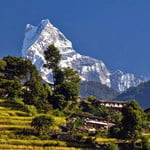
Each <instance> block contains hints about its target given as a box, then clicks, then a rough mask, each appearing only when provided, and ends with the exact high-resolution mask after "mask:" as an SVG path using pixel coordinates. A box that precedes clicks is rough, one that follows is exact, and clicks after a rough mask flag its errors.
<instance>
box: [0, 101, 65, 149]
mask: <svg viewBox="0 0 150 150" xmlns="http://www.w3.org/2000/svg"><path fill="white" fill-rule="evenodd" d="M4 102H5V101H4V100H2V99H0V149H12V150H16V149H28V150H30V149H52V147H51V148H50V147H49V146H55V145H56V146H57V145H58V146H63V147H65V146H66V143H65V142H63V141H56V140H40V139H38V138H37V137H36V136H34V135H31V134H28V132H31V131H32V128H31V127H30V123H31V120H32V117H29V116H28V115H27V114H26V113H25V112H22V111H19V110H13V109H12V108H11V107H6V106H5V107H4V106H3V103H4ZM62 119H63V118H62ZM62 119H60V118H56V120H58V122H59V120H60V121H62ZM22 131H24V132H22ZM23 133H24V134H23ZM43 147H45V148H43ZM46 147H47V148H46ZM53 149H56V147H55V148H53Z"/></svg>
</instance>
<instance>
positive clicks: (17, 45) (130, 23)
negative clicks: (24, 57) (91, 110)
mask: <svg viewBox="0 0 150 150" xmlns="http://www.w3.org/2000/svg"><path fill="white" fill-rule="evenodd" d="M42 19H49V20H50V21H51V23H52V24H53V25H54V26H56V27H57V28H59V29H60V30H61V31H62V32H63V33H64V35H65V36H66V37H67V38H68V39H69V40H71V41H72V43H73V47H74V49H75V50H76V51H77V52H79V53H81V54H83V55H88V56H91V57H94V58H96V59H99V60H103V61H104V63H105V64H106V65H107V67H108V68H109V69H110V70H112V71H114V70H118V69H119V70H122V71H124V72H129V73H134V74H136V75H143V76H146V77H150V69H149V66H150V1H149V0H0V58H2V57H4V56H7V55H13V56H21V47H22V42H23V38H24V30H25V26H26V24H28V23H30V24H33V25H38V24H39V22H40V20H42Z"/></svg>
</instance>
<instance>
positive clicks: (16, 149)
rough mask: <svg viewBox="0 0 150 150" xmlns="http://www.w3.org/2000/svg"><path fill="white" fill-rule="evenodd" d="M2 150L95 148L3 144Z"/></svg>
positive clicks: (78, 149) (73, 149) (88, 149)
mask: <svg viewBox="0 0 150 150" xmlns="http://www.w3.org/2000/svg"><path fill="white" fill-rule="evenodd" d="M0 149H5V150H93V148H75V147H61V146H60V147H55V146H47V147H41V146H29V145H18V146H16V145H6V144H1V145H0Z"/></svg>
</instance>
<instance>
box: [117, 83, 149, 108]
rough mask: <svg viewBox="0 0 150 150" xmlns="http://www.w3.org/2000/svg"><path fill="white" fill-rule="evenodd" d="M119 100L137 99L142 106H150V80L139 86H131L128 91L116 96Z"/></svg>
mask: <svg viewBox="0 0 150 150" xmlns="http://www.w3.org/2000/svg"><path fill="white" fill-rule="evenodd" d="M115 99H117V100H133V99H135V100H137V101H138V103H139V104H140V106H141V107H143V108H148V107H150V81H148V82H145V83H142V84H140V85H139V86H137V87H132V88H129V89H128V90H127V91H126V92H124V93H122V94H120V95H119V96H117V98H115Z"/></svg>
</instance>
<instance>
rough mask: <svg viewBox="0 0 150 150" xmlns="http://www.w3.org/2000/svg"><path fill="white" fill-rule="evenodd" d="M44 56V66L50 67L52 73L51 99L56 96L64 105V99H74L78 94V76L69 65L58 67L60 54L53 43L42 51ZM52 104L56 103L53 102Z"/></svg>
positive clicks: (58, 101) (54, 99)
mask: <svg viewBox="0 0 150 150" xmlns="http://www.w3.org/2000/svg"><path fill="white" fill-rule="evenodd" d="M44 56H45V59H46V64H44V67H47V68H48V69H51V70H52V73H53V81H54V94H53V98H52V97H51V98H52V99H53V101H56V98H57V103H58V104H63V106H65V105H66V104H67V102H65V101H69V100H75V99H76V98H77V96H78V95H79V82H80V77H79V75H78V72H77V71H74V70H73V69H71V68H69V67H68V68H62V69H61V68H59V62H60V59H61V54H60V53H59V50H58V49H57V48H56V47H55V46H54V45H50V46H49V47H48V48H47V50H46V51H45V52H44ZM53 103H54V102H53ZM54 106H57V105H55V103H54ZM58 108H61V109H62V107H61V106H58Z"/></svg>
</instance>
